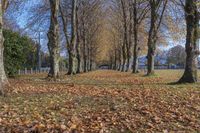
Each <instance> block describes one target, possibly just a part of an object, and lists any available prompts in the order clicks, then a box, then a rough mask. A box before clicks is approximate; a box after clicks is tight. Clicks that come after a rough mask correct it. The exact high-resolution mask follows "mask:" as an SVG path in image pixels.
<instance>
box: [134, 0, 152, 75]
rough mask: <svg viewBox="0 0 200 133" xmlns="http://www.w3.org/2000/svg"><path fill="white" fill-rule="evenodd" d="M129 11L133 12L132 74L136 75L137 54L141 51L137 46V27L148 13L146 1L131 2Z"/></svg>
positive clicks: (135, 0)
mask: <svg viewBox="0 0 200 133" xmlns="http://www.w3.org/2000/svg"><path fill="white" fill-rule="evenodd" d="M141 7H143V8H141ZM131 11H133V33H134V36H133V37H134V45H133V70H132V73H138V54H139V52H140V50H141V46H140V47H139V46H138V40H139V39H138V34H139V27H140V25H141V23H142V22H143V20H144V19H145V17H146V15H147V13H148V11H149V6H148V4H147V3H146V1H140V2H138V1H137V0H133V3H132V10H131Z"/></svg>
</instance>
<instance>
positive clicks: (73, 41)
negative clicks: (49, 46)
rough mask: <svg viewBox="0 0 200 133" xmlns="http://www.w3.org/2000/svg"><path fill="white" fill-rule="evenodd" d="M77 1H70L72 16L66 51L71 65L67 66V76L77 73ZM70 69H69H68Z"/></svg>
mask: <svg viewBox="0 0 200 133" xmlns="http://www.w3.org/2000/svg"><path fill="white" fill-rule="evenodd" d="M76 7H77V0H72V14H71V24H72V29H71V35H72V37H71V42H70V46H68V49H69V50H70V54H69V56H71V57H69V62H70V60H71V62H72V64H69V71H68V73H67V74H68V75H74V74H76V72H77V66H78V65H77V62H78V61H77V13H76V12H77V8H76ZM70 67H71V68H70Z"/></svg>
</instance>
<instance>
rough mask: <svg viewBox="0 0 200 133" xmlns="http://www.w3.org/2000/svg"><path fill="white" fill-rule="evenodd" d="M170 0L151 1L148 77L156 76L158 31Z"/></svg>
mask: <svg viewBox="0 0 200 133" xmlns="http://www.w3.org/2000/svg"><path fill="white" fill-rule="evenodd" d="M167 2H168V0H149V5H150V10H151V14H150V16H151V22H150V29H149V37H148V44H147V45H148V54H147V75H152V74H154V56H155V50H156V43H157V40H158V38H157V36H158V31H159V28H160V26H161V22H162V18H163V16H164V12H165V9H166V6H167Z"/></svg>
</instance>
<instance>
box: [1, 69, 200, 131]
mask: <svg viewBox="0 0 200 133" xmlns="http://www.w3.org/2000/svg"><path fill="white" fill-rule="evenodd" d="M156 73H157V75H156V76H153V77H145V76H144V74H143V73H141V74H137V75H135V74H131V73H121V72H116V71H106V70H105V71H103V70H98V71H94V72H90V73H86V74H80V75H76V76H62V77H61V79H60V80H59V81H57V82H52V81H47V80H46V79H45V76H46V75H45V74H39V75H38V74H37V75H24V76H20V77H18V78H16V79H10V83H11V86H12V87H11V88H9V90H8V95H7V97H0V103H1V104H0V132H2V133H4V132H6V133H7V132H16V133H18V132H19V133H21V132H22V133H23V132H34V133H35V132H36V133H38V132H39V133H40V132H41V133H42V132H47V133H49V132H52V133H63V132H65V133H67V132H98V133H99V132H100V133H104V132H108V133H110V132H111V133H118V132H125V133H129V132H136V131H138V132H200V84H199V83H197V84H181V85H172V84H170V83H172V82H175V81H177V80H178V79H179V78H180V76H181V75H182V73H183V71H179V70H168V71H165V70H160V71H157V72H156Z"/></svg>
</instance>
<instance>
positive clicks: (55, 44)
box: [47, 0, 60, 80]
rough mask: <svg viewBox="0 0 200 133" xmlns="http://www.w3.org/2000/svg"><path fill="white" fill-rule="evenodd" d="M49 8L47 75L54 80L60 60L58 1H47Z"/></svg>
mask: <svg viewBox="0 0 200 133" xmlns="http://www.w3.org/2000/svg"><path fill="white" fill-rule="evenodd" d="M49 3H50V7H51V22H50V27H49V32H48V34H47V35H48V39H49V42H48V48H49V53H50V58H51V59H50V61H51V65H50V66H51V68H50V72H49V74H48V76H49V77H51V78H54V79H55V80H56V78H57V77H58V76H59V59H60V50H59V22H58V15H59V4H60V0H49Z"/></svg>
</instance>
